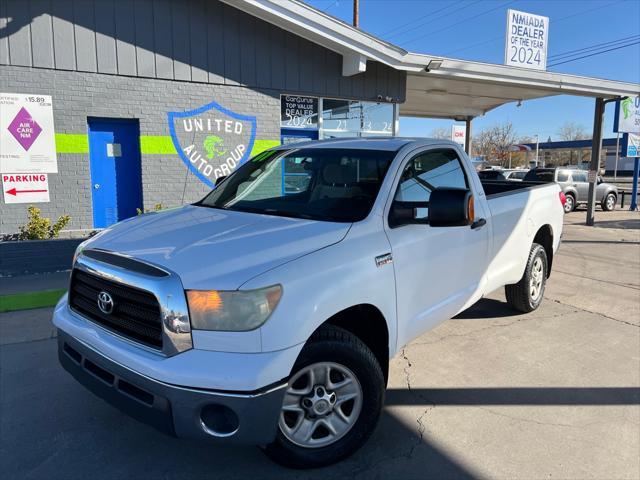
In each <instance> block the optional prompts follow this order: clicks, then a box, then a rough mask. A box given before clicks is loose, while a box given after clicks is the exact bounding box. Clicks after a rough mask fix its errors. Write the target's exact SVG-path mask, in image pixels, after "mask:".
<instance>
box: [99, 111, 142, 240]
mask: <svg viewBox="0 0 640 480" xmlns="http://www.w3.org/2000/svg"><path fill="white" fill-rule="evenodd" d="M89 157H90V160H91V192H92V198H93V226H94V228H104V227H108V226H109V225H113V224H114V223H116V222H119V221H120V220H124V219H125V218H129V217H133V216H134V215H136V213H137V211H136V209H137V208H142V169H141V164H140V126H139V124H138V120H120V119H109V118H90V119H89Z"/></svg>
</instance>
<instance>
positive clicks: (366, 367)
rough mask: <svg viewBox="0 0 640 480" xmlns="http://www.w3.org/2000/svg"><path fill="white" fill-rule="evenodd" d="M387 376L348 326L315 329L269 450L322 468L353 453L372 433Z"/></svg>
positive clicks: (284, 461)
mask: <svg viewBox="0 0 640 480" xmlns="http://www.w3.org/2000/svg"><path fill="white" fill-rule="evenodd" d="M384 391H385V381H384V375H383V374H382V369H381V368H380V365H379V364H378V361H377V360H376V357H375V355H374V354H373V352H371V350H370V349H369V348H368V347H367V346H366V345H365V344H364V343H363V342H362V341H361V340H360V339H359V338H357V337H356V336H354V335H352V334H351V333H349V332H348V331H346V330H344V329H342V328H338V327H335V326H333V325H326V326H323V327H321V328H320V329H319V330H318V331H317V332H315V333H314V334H313V335H312V336H311V338H310V339H309V341H308V342H307V344H306V345H305V346H304V348H303V349H302V351H301V352H300V356H299V357H298V360H297V361H296V364H295V365H294V367H293V370H292V374H291V378H290V379H289V385H288V386H287V392H286V393H285V397H284V401H283V406H282V411H281V413H280V419H279V422H278V434H277V436H276V439H275V441H274V442H273V443H271V444H269V445H267V446H266V447H264V449H263V450H264V452H265V453H266V454H267V456H268V457H269V458H271V459H272V460H273V461H275V462H277V463H279V464H280V465H283V466H285V467H290V468H300V469H302V468H317V467H323V466H326V465H330V464H332V463H335V462H338V461H340V460H342V459H344V458H346V457H348V456H349V455H351V454H353V453H354V452H355V451H356V450H357V449H358V448H360V447H361V446H362V445H363V444H364V443H365V442H366V441H367V439H368V438H369V436H370V435H371V434H372V433H373V431H374V429H375V427H376V425H377V423H378V419H379V417H380V413H381V411H382V406H383V404H384Z"/></svg>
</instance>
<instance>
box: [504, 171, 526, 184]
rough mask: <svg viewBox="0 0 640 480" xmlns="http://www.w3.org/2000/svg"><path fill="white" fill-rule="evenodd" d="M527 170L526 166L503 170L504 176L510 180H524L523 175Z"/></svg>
mask: <svg viewBox="0 0 640 480" xmlns="http://www.w3.org/2000/svg"><path fill="white" fill-rule="evenodd" d="M528 171H529V170H527V169H526V168H513V169H509V170H503V171H502V174H503V175H504V177H505V178H506V179H507V180H509V181H511V182H521V181H522V180H524V176H525V175H526V174H527V172H528Z"/></svg>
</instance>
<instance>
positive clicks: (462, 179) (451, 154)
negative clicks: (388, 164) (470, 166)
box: [394, 149, 469, 218]
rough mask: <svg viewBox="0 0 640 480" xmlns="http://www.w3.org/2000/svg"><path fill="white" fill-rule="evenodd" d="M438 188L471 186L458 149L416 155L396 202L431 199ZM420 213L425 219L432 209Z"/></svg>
mask: <svg viewBox="0 0 640 480" xmlns="http://www.w3.org/2000/svg"><path fill="white" fill-rule="evenodd" d="M438 187H447V188H464V189H466V188H469V184H468V182H467V177H466V175H465V173H464V170H463V169H462V164H461V163H460V159H459V158H458V155H457V154H456V152H455V150H452V149H441V150H429V151H427V152H424V153H420V154H418V155H417V156H416V157H414V158H412V159H411V160H410V161H409V163H407V166H406V167H405V168H404V171H403V172H402V177H401V179H400V184H399V185H398V190H397V191H396V195H395V197H394V201H397V202H428V201H429V197H430V196H431V192H432V191H433V190H434V189H435V188H438ZM419 213H420V217H423V218H424V217H426V216H427V214H428V209H427V208H423V209H420V212H419Z"/></svg>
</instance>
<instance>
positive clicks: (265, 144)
mask: <svg viewBox="0 0 640 480" xmlns="http://www.w3.org/2000/svg"><path fill="white" fill-rule="evenodd" d="M277 145H280V142H279V141H278V140H256V141H255V142H253V148H252V149H251V155H250V156H252V157H253V156H254V155H257V154H259V153H260V152H264V151H265V150H267V149H268V148H271V147H275V146H277Z"/></svg>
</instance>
